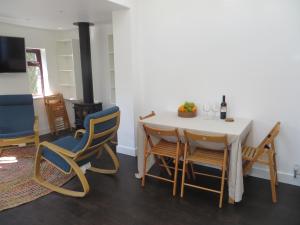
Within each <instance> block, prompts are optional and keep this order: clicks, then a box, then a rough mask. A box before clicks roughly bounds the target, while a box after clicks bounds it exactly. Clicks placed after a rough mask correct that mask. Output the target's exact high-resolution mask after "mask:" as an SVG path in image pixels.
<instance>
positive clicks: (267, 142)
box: [258, 122, 280, 150]
mask: <svg viewBox="0 0 300 225" xmlns="http://www.w3.org/2000/svg"><path fill="white" fill-rule="evenodd" d="M279 132H280V122H277V123H276V124H275V126H274V127H273V128H272V130H271V131H270V132H269V133H268V135H267V136H266V137H265V138H264V139H263V141H262V142H261V143H260V144H259V146H258V148H259V149H264V148H269V147H270V145H272V144H273V143H274V140H275V138H276V137H277V136H278V134H279ZM274 150H275V149H274Z"/></svg>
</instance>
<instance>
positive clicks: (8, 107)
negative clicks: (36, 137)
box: [0, 95, 34, 138]
mask: <svg viewBox="0 0 300 225" xmlns="http://www.w3.org/2000/svg"><path fill="white" fill-rule="evenodd" d="M0 118H1V119H0V135H1V136H0V138H15V137H21V136H28V135H32V134H33V133H34V132H33V126H34V108H33V99H32V95H0Z"/></svg>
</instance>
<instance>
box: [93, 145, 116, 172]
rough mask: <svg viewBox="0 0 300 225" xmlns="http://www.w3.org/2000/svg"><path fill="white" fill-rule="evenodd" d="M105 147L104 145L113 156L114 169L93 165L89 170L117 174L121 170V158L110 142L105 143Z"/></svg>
mask: <svg viewBox="0 0 300 225" xmlns="http://www.w3.org/2000/svg"><path fill="white" fill-rule="evenodd" d="M103 147H104V150H105V151H106V152H107V153H108V154H109V156H110V157H111V159H112V161H113V163H114V169H101V168H97V167H91V168H89V169H88V170H90V171H93V172H96V173H103V174H115V173H116V172H117V171H118V170H119V167H120V163H119V159H118V157H117V155H116V154H115V153H114V151H113V150H112V149H111V147H110V146H109V145H108V144H104V145H103ZM100 151H101V149H100Z"/></svg>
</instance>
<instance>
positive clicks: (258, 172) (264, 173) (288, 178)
mask: <svg viewBox="0 0 300 225" xmlns="http://www.w3.org/2000/svg"><path fill="white" fill-rule="evenodd" d="M250 176H253V177H258V178H262V179H267V180H269V179H270V175H269V170H267V169H264V168H258V167H253V168H252V171H251V173H250ZM278 180H279V182H282V183H286V184H291V185H295V186H300V177H298V178H294V175H293V174H290V173H284V172H280V171H278Z"/></svg>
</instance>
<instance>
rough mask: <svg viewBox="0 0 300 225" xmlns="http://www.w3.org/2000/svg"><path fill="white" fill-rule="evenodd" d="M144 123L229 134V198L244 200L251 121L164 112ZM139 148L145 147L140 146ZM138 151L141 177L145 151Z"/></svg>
mask: <svg viewBox="0 0 300 225" xmlns="http://www.w3.org/2000/svg"><path fill="white" fill-rule="evenodd" d="M142 123H145V124H148V125H151V126H156V127H162V128H164V127H165V128H178V129H179V130H181V131H182V130H183V129H187V130H191V131H196V132H203V133H211V134H227V135H228V143H229V144H230V165H229V178H228V185H229V186H228V190H229V197H230V198H231V199H232V200H234V201H235V202H239V201H241V200H242V196H243V192H244V184H243V168H242V147H241V145H242V143H243V141H244V140H245V138H246V137H247V135H248V133H249V131H250V129H251V120H249V119H235V121H234V122H225V121H223V120H213V119H211V120H209V119H203V118H201V117H195V118H181V117H178V116H177V113H175V112H164V113H160V114H158V115H156V116H153V117H150V118H147V119H145V120H143V121H140V124H142ZM140 132H143V131H142V129H140ZM139 146H143V145H142V144H140V145H139ZM138 151H139V152H138V161H139V162H138V169H139V175H140V176H141V175H142V168H143V151H144V149H143V148H142V147H139V150H138Z"/></svg>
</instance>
